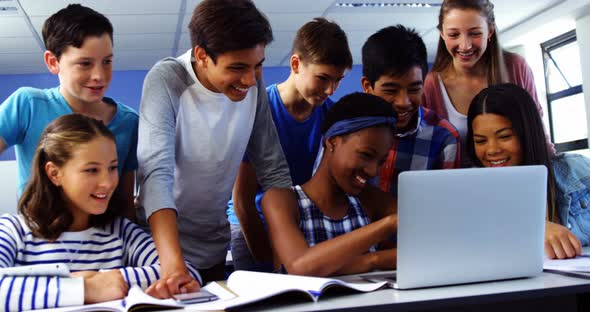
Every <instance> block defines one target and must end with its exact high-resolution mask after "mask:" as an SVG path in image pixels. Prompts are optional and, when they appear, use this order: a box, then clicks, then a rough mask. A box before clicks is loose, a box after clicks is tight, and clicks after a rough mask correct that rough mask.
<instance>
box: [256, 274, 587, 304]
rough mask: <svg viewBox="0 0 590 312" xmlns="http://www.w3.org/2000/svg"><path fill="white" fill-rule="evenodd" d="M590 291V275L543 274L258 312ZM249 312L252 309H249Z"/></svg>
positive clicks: (483, 300) (331, 299) (323, 300)
mask: <svg viewBox="0 0 590 312" xmlns="http://www.w3.org/2000/svg"><path fill="white" fill-rule="evenodd" d="M586 292H590V275H589V276H588V277H586V278H580V277H574V276H567V275H562V274H555V273H548V272H543V273H542V274H541V275H540V276H537V277H533V278H522V279H513V280H505V281H494V282H486V283H477V284H467V285H457V286H446V287H433V288H424V289H416V290H394V289H383V290H378V291H375V292H371V293H363V294H352V295H346V296H336V297H334V296H332V297H330V296H328V297H323V298H320V300H319V301H318V302H316V303H311V302H310V303H307V302H306V303H294V304H293V303H279V302H269V303H265V304H262V305H260V304H257V305H255V306H253V307H251V309H253V310H256V311H285V312H287V311H312V310H313V311H329V310H340V311H342V310H358V309H361V308H363V309H369V310H371V311H374V310H383V311H391V310H392V309H394V308H395V310H396V311H403V310H407V309H431V308H440V307H444V306H453V305H465V304H473V303H478V304H481V303H494V302H503V301H513V300H524V299H535V298H542V297H545V296H565V295H574V294H579V293H586ZM248 310H249V309H248Z"/></svg>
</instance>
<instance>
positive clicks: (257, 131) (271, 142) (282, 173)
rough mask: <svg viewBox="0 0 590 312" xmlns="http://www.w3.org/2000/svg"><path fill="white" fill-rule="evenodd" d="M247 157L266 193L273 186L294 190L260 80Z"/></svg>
mask: <svg viewBox="0 0 590 312" xmlns="http://www.w3.org/2000/svg"><path fill="white" fill-rule="evenodd" d="M246 155H247V157H248V159H249V161H250V162H251V163H252V164H253V165H254V168H255V169H256V176H257V177H258V183H259V184H260V185H261V186H262V188H263V189H264V190H265V191H266V190H268V189H269V188H271V187H281V188H287V187H291V185H292V182H291V176H290V174H289V167H288V165H287V160H286V159H285V155H284V154H283V149H282V148H281V144H280V141H279V136H278V134H277V130H276V128H275V124H274V122H273V120H272V115H271V112H270V109H269V104H268V96H267V94H266V90H265V88H264V83H263V82H262V79H260V80H258V103H257V107H256V117H255V119H254V127H253V130H252V134H251V136H250V141H249V142H248V147H247V149H246Z"/></svg>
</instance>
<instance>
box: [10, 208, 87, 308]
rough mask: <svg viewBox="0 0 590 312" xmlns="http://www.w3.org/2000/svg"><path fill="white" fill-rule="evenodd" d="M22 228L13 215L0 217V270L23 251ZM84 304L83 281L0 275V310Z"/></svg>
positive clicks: (23, 231) (11, 263) (80, 279)
mask: <svg viewBox="0 0 590 312" xmlns="http://www.w3.org/2000/svg"><path fill="white" fill-rule="evenodd" d="M23 227H24V225H23V224H22V223H21V222H20V220H19V219H18V218H17V217H16V216H14V215H8V214H6V215H3V216H2V217H0V267H2V268H7V267H12V266H14V263H15V262H16V259H17V257H18V254H19V253H21V252H23V250H22V248H23V247H22V246H24V244H22V242H23V236H24V235H25V233H26V232H25V229H24V228H23ZM82 304H84V280H83V279H82V278H81V277H80V278H63V277H48V276H7V275H3V276H0V311H22V310H33V309H46V308H55V307H64V306H72V305H82Z"/></svg>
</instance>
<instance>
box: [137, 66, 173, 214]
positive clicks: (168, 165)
mask: <svg viewBox="0 0 590 312" xmlns="http://www.w3.org/2000/svg"><path fill="white" fill-rule="evenodd" d="M157 66H158V65H156V67H154V68H152V69H151V70H150V71H149V72H148V74H147V76H146V78H145V81H144V84H143V91H142V95H141V105H140V111H139V131H138V142H137V160H138V162H139V168H138V181H139V183H140V185H141V194H142V195H141V204H142V206H143V207H144V209H145V214H146V218H149V217H150V216H151V215H152V214H153V213H154V212H156V211H158V210H160V209H163V208H172V209H176V205H175V203H174V196H173V188H174V162H175V148H174V146H175V131H176V130H175V129H176V113H175V109H174V102H175V101H178V100H179V99H178V98H174V97H173V96H171V94H170V92H169V80H167V79H166V78H165V77H164V76H165V73H163V72H162V71H163V70H161V69H159V68H158V67H157ZM155 142H157V144H154V143H155Z"/></svg>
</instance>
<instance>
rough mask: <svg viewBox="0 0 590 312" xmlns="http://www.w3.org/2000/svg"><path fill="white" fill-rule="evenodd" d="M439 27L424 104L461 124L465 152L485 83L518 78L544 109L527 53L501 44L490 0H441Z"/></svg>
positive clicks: (486, 84) (488, 84)
mask: <svg viewBox="0 0 590 312" xmlns="http://www.w3.org/2000/svg"><path fill="white" fill-rule="evenodd" d="M437 27H438V29H439V31H440V38H439V42H438V49H437V52H436V58H435V61H434V64H433V67H432V71H431V72H430V73H429V74H428V75H427V77H426V79H425V82H424V96H425V102H424V106H426V107H427V108H430V109H432V110H434V111H435V112H436V113H437V114H439V115H440V116H441V117H443V118H445V119H447V120H449V121H450V122H451V123H452V124H453V125H454V126H455V128H457V130H458V131H459V135H460V137H461V141H462V144H461V145H462V146H463V153H462V154H463V156H466V154H465V148H464V146H465V139H466V134H467V112H468V110H469V105H470V103H471V100H472V99H473V98H474V97H475V95H476V94H477V93H479V91H481V90H483V89H484V88H486V87H488V86H491V85H495V84H499V83H506V82H511V83H514V84H516V85H518V86H520V87H522V88H524V89H526V90H527V92H528V93H529V94H530V95H531V97H532V98H533V99H534V101H535V103H536V105H537V110H538V111H539V114H540V115H542V109H541V106H540V105H539V100H538V98H537V92H536V90H535V82H534V78H533V73H532V71H531V69H530V68H529V66H528V65H527V64H526V62H525V60H524V58H522V57H521V56H520V55H518V54H515V53H510V52H507V51H505V50H503V49H502V46H501V45H500V42H499V40H498V28H497V27H496V22H495V16H494V5H493V4H492V3H491V2H490V1H489V0H445V1H443V3H442V6H441V9H440V14H439V19H438V26H437ZM461 159H462V160H467V159H468V157H461ZM463 166H470V164H469V163H465V162H464V163H463Z"/></svg>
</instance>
